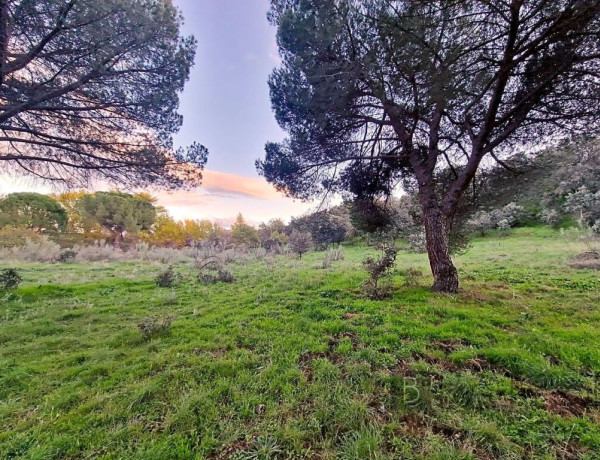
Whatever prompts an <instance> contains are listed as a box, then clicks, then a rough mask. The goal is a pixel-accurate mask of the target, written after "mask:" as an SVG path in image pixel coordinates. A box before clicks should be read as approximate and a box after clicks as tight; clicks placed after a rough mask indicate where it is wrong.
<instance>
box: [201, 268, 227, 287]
mask: <svg viewBox="0 0 600 460" xmlns="http://www.w3.org/2000/svg"><path fill="white" fill-rule="evenodd" d="M234 281H235V278H234V276H233V274H232V273H231V272H230V271H229V270H226V269H224V268H217V269H215V270H212V271H209V270H202V271H200V273H198V282H199V283H201V284H215V283H219V282H220V283H233V282H234Z"/></svg>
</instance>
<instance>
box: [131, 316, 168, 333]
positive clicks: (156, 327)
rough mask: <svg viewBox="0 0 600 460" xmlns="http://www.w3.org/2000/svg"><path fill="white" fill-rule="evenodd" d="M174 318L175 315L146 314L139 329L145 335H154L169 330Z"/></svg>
mask: <svg viewBox="0 0 600 460" xmlns="http://www.w3.org/2000/svg"><path fill="white" fill-rule="evenodd" d="M174 319H175V317H174V316H172V315H166V316H145V317H144V318H142V320H141V321H140V322H139V324H138V329H139V330H140V332H141V333H142V335H143V336H144V337H146V338H147V337H152V336H155V335H159V334H162V333H163V332H165V331H167V330H168V329H169V328H170V327H171V324H172V323H173V320H174Z"/></svg>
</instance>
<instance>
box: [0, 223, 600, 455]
mask: <svg viewBox="0 0 600 460" xmlns="http://www.w3.org/2000/svg"><path fill="white" fill-rule="evenodd" d="M583 250H584V248H583V245H582V243H581V242H580V240H579V237H578V235H576V234H574V233H573V234H570V233H567V234H560V233H559V232H556V231H552V230H548V229H517V230H515V231H513V233H511V234H510V235H509V236H503V237H501V236H491V237H486V238H481V239H478V240H475V241H474V242H473V244H472V247H471V249H470V250H469V251H468V252H467V253H465V254H463V255H459V256H457V257H456V259H455V260H456V264H457V267H458V268H459V272H460V275H461V280H462V291H461V293H460V294H458V295H439V294H435V293H432V292H430V290H429V285H430V283H431V277H430V275H429V270H428V264H427V258H426V256H425V255H422V254H413V253H409V252H401V253H400V255H399V257H398V261H397V268H396V271H395V273H394V275H393V277H392V278H391V281H392V282H393V284H394V286H395V291H394V295H393V297H392V298H390V299H387V300H382V301H371V300H366V299H365V298H364V297H363V296H362V295H361V292H360V289H359V288H360V285H361V283H362V282H363V281H364V280H365V279H366V274H365V272H364V271H363V270H362V269H361V261H362V260H363V259H364V258H365V256H366V255H367V254H368V253H369V252H370V251H373V250H372V249H369V248H367V247H366V246H363V245H356V246H348V247H346V248H345V258H344V260H341V261H336V262H333V264H332V266H331V267H330V268H326V269H323V268H322V266H323V257H324V253H323V252H313V253H310V254H307V255H306V256H304V257H303V258H302V259H301V260H298V259H294V258H291V257H290V256H285V255H280V256H262V257H256V258H254V259H251V260H250V259H246V260H243V261H240V262H232V263H230V264H229V265H228V269H229V270H231V272H232V273H233V275H234V276H235V278H236V281H235V282H234V283H231V284H226V283H217V284H213V285H208V286H205V285H201V284H199V283H198V282H197V280H196V277H195V270H194V269H193V265H192V264H191V263H190V262H186V261H179V262H177V263H175V265H174V269H175V271H176V272H177V273H180V274H181V276H180V277H179V279H178V282H177V283H176V285H175V286H174V287H171V288H160V287H157V286H156V284H155V282H154V278H155V276H156V275H157V273H158V272H159V271H160V270H161V269H164V264H161V263H159V262H148V261H144V262H135V261H125V262H120V261H114V262H91V263H83V262H74V263H66V264H49V263H23V262H10V261H6V260H4V261H2V265H3V266H6V267H8V266H11V267H16V268H18V269H19V271H20V273H21V274H22V276H23V278H24V282H23V283H22V284H21V286H20V287H19V288H18V289H17V290H15V291H12V292H9V293H3V294H0V458H2V459H40V460H41V459H44V460H46V459H92V458H93V459H165V460H172V459H238V460H240V459H247V460H258V459H288V458H294V459H440V460H446V459H496V458H499V459H520V458H524V459H525V458H527V459H590V460H591V459H598V458H600V394H599V392H598V388H597V385H598V382H599V379H598V377H599V375H600V272H599V271H597V270H592V269H575V268H572V267H570V265H569V264H570V262H571V261H572V260H573V256H574V255H575V254H578V253H580V252H582V251H583ZM409 269H410V270H409ZM418 272H421V273H422V276H418ZM407 273H408V274H409V276H408V277H407V276H406V275H407ZM167 315H168V316H172V318H173V322H172V324H171V326H170V327H169V328H168V329H166V330H165V331H163V332H161V333H157V334H151V335H146V336H145V335H143V334H142V333H141V332H140V330H139V328H138V324H139V323H140V321H142V320H143V318H145V317H148V316H167Z"/></svg>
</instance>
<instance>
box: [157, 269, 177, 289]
mask: <svg viewBox="0 0 600 460" xmlns="http://www.w3.org/2000/svg"><path fill="white" fill-rule="evenodd" d="M175 281H177V274H176V273H175V270H173V266H172V265H169V266H168V267H167V269H166V270H164V271H162V272H160V273H159V274H158V275H156V278H154V282H155V283H156V285H157V286H158V287H172V286H173V285H174V284H175Z"/></svg>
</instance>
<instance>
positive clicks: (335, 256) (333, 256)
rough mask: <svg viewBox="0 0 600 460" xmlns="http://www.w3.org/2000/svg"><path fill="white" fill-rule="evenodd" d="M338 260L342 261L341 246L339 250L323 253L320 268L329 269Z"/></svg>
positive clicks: (342, 251) (329, 250)
mask: <svg viewBox="0 0 600 460" xmlns="http://www.w3.org/2000/svg"><path fill="white" fill-rule="evenodd" d="M338 260H344V248H343V247H342V246H340V247H339V248H334V249H328V250H327V251H326V252H325V257H324V259H323V264H322V268H323V269H326V268H331V266H332V264H333V262H337V261H338Z"/></svg>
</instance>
